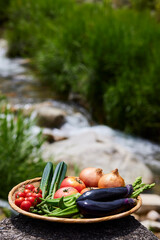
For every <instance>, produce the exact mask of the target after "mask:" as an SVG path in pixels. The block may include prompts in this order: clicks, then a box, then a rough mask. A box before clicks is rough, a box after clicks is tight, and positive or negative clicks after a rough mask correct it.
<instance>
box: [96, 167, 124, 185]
mask: <svg viewBox="0 0 160 240" xmlns="http://www.w3.org/2000/svg"><path fill="white" fill-rule="evenodd" d="M124 186H125V182H124V179H123V178H122V177H121V176H120V175H119V172H118V169H117V168H116V169H115V170H113V171H112V172H111V173H108V174H104V175H103V176H102V177H101V178H100V180H99V182H98V187H99V188H112V187H124Z"/></svg>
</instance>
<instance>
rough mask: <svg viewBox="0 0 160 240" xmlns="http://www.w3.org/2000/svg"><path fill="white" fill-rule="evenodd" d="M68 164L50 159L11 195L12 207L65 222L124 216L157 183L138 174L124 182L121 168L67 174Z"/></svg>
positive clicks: (28, 214)
mask: <svg viewBox="0 0 160 240" xmlns="http://www.w3.org/2000/svg"><path fill="white" fill-rule="evenodd" d="M66 172H67V165H66V163H64V162H60V163H58V164H57V166H56V168H55V170H54V171H53V164H52V163H51V162H48V163H47V164H46V166H45V168H44V171H43V174H42V177H39V178H34V179H30V180H26V181H24V182H22V183H19V184H18V185H17V186H15V187H14V188H13V189H12V190H11V191H10V192H9V195H8V200H9V204H10V206H11V207H12V208H13V209H14V210H16V211H17V212H19V213H21V214H24V215H27V216H29V217H32V218H37V219H42V220H47V221H55V222H64V223H93V222H101V221H108V220H112V219H117V218H122V217H125V216H128V215H130V214H132V213H134V212H135V211H137V210H138V209H139V208H140V207H141V205H142V200H141V197H140V196H139V195H140V193H141V192H143V191H144V190H145V189H149V188H152V187H153V186H154V185H155V184H154V183H153V184H144V183H142V178H141V177H138V178H137V179H136V180H135V182H134V183H133V184H128V185H125V181H124V179H123V178H122V177H121V176H120V175H119V173H118V169H115V170H113V171H112V172H111V173H108V174H103V171H102V169H100V168H98V169H97V168H85V169H83V170H82V171H81V173H80V175H79V177H74V176H68V177H67V176H66Z"/></svg>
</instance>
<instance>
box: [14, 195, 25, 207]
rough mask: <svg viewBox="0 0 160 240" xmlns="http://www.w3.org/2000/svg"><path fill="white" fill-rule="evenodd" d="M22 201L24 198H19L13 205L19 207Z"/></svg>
mask: <svg viewBox="0 0 160 240" xmlns="http://www.w3.org/2000/svg"><path fill="white" fill-rule="evenodd" d="M23 201H24V197H19V198H17V199H16V200H15V204H16V205H17V206H18V207H20V205H21V203H22V202H23Z"/></svg>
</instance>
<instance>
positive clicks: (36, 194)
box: [32, 193, 42, 203]
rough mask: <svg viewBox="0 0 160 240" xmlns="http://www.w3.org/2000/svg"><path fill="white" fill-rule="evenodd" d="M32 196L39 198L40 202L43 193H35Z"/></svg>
mask: <svg viewBox="0 0 160 240" xmlns="http://www.w3.org/2000/svg"><path fill="white" fill-rule="evenodd" d="M32 196H33V197H34V198H35V199H36V200H37V202H38V203H40V202H41V199H40V198H42V194H41V193H33V194H32Z"/></svg>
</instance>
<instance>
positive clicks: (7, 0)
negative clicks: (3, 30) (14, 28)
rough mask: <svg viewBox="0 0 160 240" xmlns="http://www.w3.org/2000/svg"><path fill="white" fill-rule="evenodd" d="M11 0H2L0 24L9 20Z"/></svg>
mask: <svg viewBox="0 0 160 240" xmlns="http://www.w3.org/2000/svg"><path fill="white" fill-rule="evenodd" d="M10 2H11V0H1V1H0V25H2V24H3V23H4V22H5V21H7V20H8V7H9V4H10Z"/></svg>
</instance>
